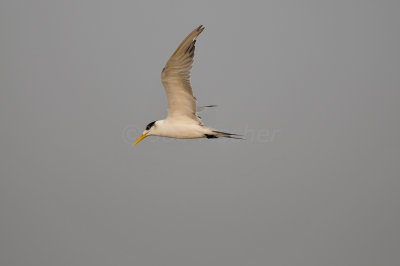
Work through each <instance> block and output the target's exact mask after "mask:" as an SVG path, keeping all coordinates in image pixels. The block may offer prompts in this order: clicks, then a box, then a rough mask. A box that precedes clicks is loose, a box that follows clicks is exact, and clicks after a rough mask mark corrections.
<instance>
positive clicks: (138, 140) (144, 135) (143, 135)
mask: <svg viewBox="0 0 400 266" xmlns="http://www.w3.org/2000/svg"><path fill="white" fill-rule="evenodd" d="M146 137H147V133H145V134H142V135H141V136H140V137H139V138H138V139H137V140H136V141H135V142H134V143H133V145H132V147H134V146H135V145H136V144H138V143H139V142H140V141H142V139H144V138H146Z"/></svg>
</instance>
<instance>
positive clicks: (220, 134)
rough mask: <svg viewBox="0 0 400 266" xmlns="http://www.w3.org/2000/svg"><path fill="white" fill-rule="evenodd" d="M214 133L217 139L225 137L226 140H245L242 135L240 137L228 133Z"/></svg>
mask: <svg viewBox="0 0 400 266" xmlns="http://www.w3.org/2000/svg"><path fill="white" fill-rule="evenodd" d="M213 133H214V137H215V138H220V137H224V138H231V139H243V138H241V137H242V135H238V134H232V133H226V132H222V131H216V130H213Z"/></svg>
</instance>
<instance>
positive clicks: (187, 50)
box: [132, 25, 240, 146]
mask: <svg viewBox="0 0 400 266" xmlns="http://www.w3.org/2000/svg"><path fill="white" fill-rule="evenodd" d="M203 30H204V27H203V26H202V25H201V26H199V27H197V28H196V29H194V30H193V31H192V32H191V33H190V34H189V35H188V36H187V37H186V38H185V39H184V40H183V41H182V43H181V44H180V45H179V46H178V48H177V49H176V50H175V52H174V53H173V54H172V56H171V58H170V59H169V60H168V62H167V64H166V65H165V67H164V68H163V70H162V72H161V81H162V84H163V85H164V88H165V92H166V93H167V98H168V116H167V118H166V119H164V120H157V121H153V122H151V123H149V124H148V125H147V126H146V129H145V130H144V131H143V133H142V135H141V136H140V137H139V138H138V139H137V140H136V141H135V142H134V143H133V145H132V146H135V145H136V144H138V143H139V142H140V141H141V140H143V139H144V138H146V137H147V136H160V137H168V138H177V139H196V138H208V139H212V138H219V137H225V138H235V139H240V137H239V136H240V135H237V134H231V133H226V132H221V131H217V130H215V129H212V128H210V127H207V126H205V125H203V123H202V122H201V120H200V117H198V116H197V112H196V98H195V97H194V96H193V92H192V86H191V85H190V70H191V68H192V64H193V57H194V50H195V43H196V38H197V36H199V34H200V33H202V32H203ZM208 107H211V106H208Z"/></svg>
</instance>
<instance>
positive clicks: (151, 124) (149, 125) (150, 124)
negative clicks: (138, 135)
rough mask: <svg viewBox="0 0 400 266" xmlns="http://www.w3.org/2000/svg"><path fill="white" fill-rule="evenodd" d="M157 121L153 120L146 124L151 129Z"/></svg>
mask: <svg viewBox="0 0 400 266" xmlns="http://www.w3.org/2000/svg"><path fill="white" fill-rule="evenodd" d="M155 123H156V121H153V122H151V123H149V124H148V125H147V126H146V130H150V128H151V127H152V126H153V125H154V124H155Z"/></svg>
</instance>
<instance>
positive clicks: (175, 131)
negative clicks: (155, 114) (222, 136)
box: [161, 124, 207, 139]
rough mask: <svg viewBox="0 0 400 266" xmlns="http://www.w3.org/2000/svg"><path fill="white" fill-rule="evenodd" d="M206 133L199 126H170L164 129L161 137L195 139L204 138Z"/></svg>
mask: <svg viewBox="0 0 400 266" xmlns="http://www.w3.org/2000/svg"><path fill="white" fill-rule="evenodd" d="M206 133H207V130H205V128H204V127H202V126H200V125H186V124H172V125H168V126H167V127H165V128H164V130H163V132H162V135H161V136H163V137H168V138H177V139H197V138H204V136H205V135H204V134H206Z"/></svg>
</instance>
